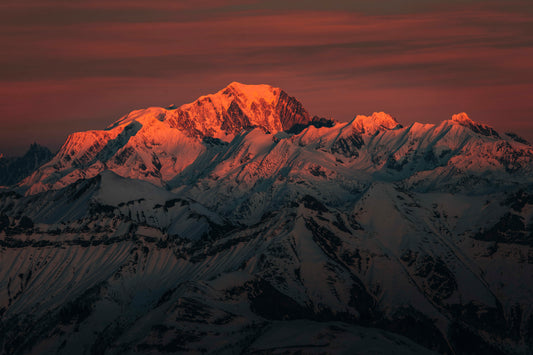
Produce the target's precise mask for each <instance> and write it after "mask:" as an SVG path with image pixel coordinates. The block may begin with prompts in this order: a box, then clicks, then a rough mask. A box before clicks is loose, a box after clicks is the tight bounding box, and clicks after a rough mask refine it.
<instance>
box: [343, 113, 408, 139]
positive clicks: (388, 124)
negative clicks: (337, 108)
mask: <svg viewBox="0 0 533 355" xmlns="http://www.w3.org/2000/svg"><path fill="white" fill-rule="evenodd" d="M352 126H353V127H354V128H355V129H357V130H358V131H360V132H361V133H365V132H366V133H370V134H373V133H375V132H376V131H379V130H380V129H388V130H390V129H394V128H397V127H401V125H400V123H398V121H396V119H395V118H394V117H392V116H391V115H389V114H388V113H385V112H382V111H381V112H374V113H372V115H370V116H365V115H357V116H355V118H354V119H353V121H352Z"/></svg>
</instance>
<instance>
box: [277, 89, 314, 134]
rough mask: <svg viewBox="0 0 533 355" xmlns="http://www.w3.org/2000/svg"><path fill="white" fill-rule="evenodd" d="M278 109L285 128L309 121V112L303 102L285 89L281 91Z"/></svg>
mask: <svg viewBox="0 0 533 355" xmlns="http://www.w3.org/2000/svg"><path fill="white" fill-rule="evenodd" d="M276 111H277V112H279V117H280V121H281V125H282V127H283V130H288V129H290V128H292V127H293V126H294V125H296V124H306V123H308V122H309V114H308V113H307V111H306V110H305V108H304V107H303V106H302V104H301V103H300V102H299V101H298V100H296V99H295V98H294V97H292V96H289V95H288V94H287V93H286V92H285V91H283V90H282V91H281V92H280V95H279V100H278V103H277V105H276Z"/></svg>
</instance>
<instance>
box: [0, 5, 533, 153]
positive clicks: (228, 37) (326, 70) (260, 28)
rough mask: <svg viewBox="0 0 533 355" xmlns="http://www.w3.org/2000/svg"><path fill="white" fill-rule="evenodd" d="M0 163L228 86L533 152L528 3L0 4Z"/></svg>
mask: <svg viewBox="0 0 533 355" xmlns="http://www.w3.org/2000/svg"><path fill="white" fill-rule="evenodd" d="M0 48H2V50H1V56H0V66H1V70H0V120H1V122H0V123H1V129H0V153H5V154H7V155H15V154H21V153H23V151H25V150H26V149H27V148H28V146H29V145H30V143H32V142H34V141H37V142H39V143H41V144H43V145H46V146H48V147H49V148H51V149H52V150H57V149H58V148H59V146H60V145H61V144H62V143H63V142H64V140H65V138H66V137H67V135H68V134H69V133H72V132H75V131H81V130H89V129H102V128H105V127H106V126H108V125H109V124H110V123H112V122H113V121H115V120H117V119H118V118H120V117H121V116H123V115H125V114H127V113H128V112H130V111H131V110H133V109H138V108H144V107H148V106H167V105H169V104H176V105H181V104H184V103H187V102H190V101H193V100H195V99H196V98H197V97H198V96H200V95H203V94H209V93H214V92H216V91H218V90H220V89H222V88H223V87H225V86H226V85H227V84H229V83H230V82H232V81H239V82H242V83H246V84H261V83H264V84H270V85H273V86H278V87H281V88H283V89H284V90H285V91H287V92H288V93H289V94H290V95H292V96H295V97H296V98H298V99H299V100H300V101H301V102H302V103H303V105H304V107H306V108H307V110H308V111H309V112H310V114H311V115H319V116H325V117H331V118H335V119H337V120H339V121H347V120H350V119H351V118H352V117H353V116H354V115H356V114H370V113H372V112H374V111H385V112H387V113H390V114H392V115H393V116H394V117H396V119H397V120H398V121H399V122H400V123H402V124H404V125H407V124H409V123H412V122H414V121H420V122H427V123H437V122H440V121H442V120H445V119H449V118H450V117H451V115H452V114H454V113H458V112H462V111H465V112H467V113H468V114H469V115H470V117H471V118H472V119H473V120H475V121H478V122H482V123H486V124H489V125H491V126H494V127H495V128H496V129H497V130H498V131H500V132H506V131H514V132H516V133H518V134H520V135H522V136H523V137H525V138H526V139H528V140H529V141H533V98H532V96H533V1H531V0H523V1H475V0H471V1H457V0H455V1H453V0H452V1H450V0H446V1H444V0H417V1H405V0H393V1H367V0H364V1H362V0H361V1H359V0H356V1H354V0H343V1H323V0H321V1H298V0H296V1H294V0H284V1H278V0H271V1H253V0H229V1H214V0H196V1H170V0H151V1H149V0H127V1H126V0H124V1H103V0H102V1H77V0H74V1H73V0H70V1H52V0H38V1H24V0H18V1H10V0H1V2H0Z"/></svg>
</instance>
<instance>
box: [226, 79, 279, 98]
mask: <svg viewBox="0 0 533 355" xmlns="http://www.w3.org/2000/svg"><path fill="white" fill-rule="evenodd" d="M282 92H284V91H283V90H282V89H281V88H279V87H275V86H272V85H268V84H243V83H240V82H238V81H233V82H231V83H230V84H229V85H227V86H226V87H225V88H223V89H222V90H220V91H218V92H217V93H216V94H215V95H226V96H230V95H232V94H239V95H244V96H251V97H262V96H272V95H273V96H278V95H280V94H281V93H282Z"/></svg>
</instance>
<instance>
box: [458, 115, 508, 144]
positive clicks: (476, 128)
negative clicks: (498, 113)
mask: <svg viewBox="0 0 533 355" xmlns="http://www.w3.org/2000/svg"><path fill="white" fill-rule="evenodd" d="M451 122H452V123H457V124H460V125H461V126H464V127H467V128H469V129H470V130H472V131H473V132H475V133H478V134H481V135H483V136H487V137H494V138H500V135H499V134H498V132H496V130H495V129H494V128H492V127H490V126H488V125H485V124H481V123H477V122H475V121H473V120H472V119H470V117H468V115H467V114H466V113H465V112H461V113H458V114H456V115H453V116H452V119H451Z"/></svg>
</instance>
